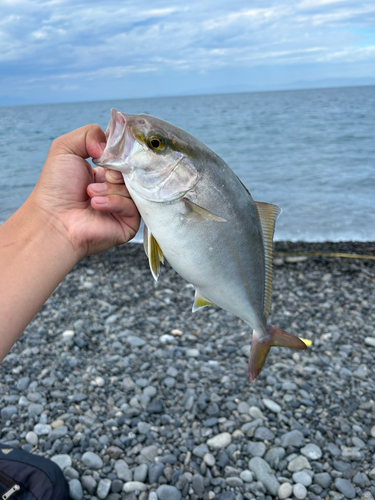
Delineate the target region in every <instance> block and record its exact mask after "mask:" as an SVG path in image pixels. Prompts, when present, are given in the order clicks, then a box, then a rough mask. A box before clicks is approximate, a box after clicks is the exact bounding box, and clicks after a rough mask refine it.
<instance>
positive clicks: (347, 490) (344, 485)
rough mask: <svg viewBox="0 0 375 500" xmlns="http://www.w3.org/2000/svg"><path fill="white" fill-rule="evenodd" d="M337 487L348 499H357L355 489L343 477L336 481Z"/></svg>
mask: <svg viewBox="0 0 375 500" xmlns="http://www.w3.org/2000/svg"><path fill="white" fill-rule="evenodd" d="M335 486H336V488H337V489H338V491H339V492H340V493H342V494H343V495H344V496H345V497H346V498H355V497H356V492H355V488H354V487H353V485H352V484H351V483H350V482H349V481H348V480H347V479H343V478H341V477H339V478H337V479H335Z"/></svg>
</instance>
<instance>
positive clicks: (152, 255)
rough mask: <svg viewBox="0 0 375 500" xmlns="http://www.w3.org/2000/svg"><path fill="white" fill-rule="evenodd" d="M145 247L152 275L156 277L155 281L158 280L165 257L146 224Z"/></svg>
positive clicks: (144, 233)
mask: <svg viewBox="0 0 375 500" xmlns="http://www.w3.org/2000/svg"><path fill="white" fill-rule="evenodd" d="M143 246H144V249H145V253H146V255H147V257H148V263H149V265H150V269H151V274H152V276H153V277H154V280H157V279H158V277H159V274H160V262H161V263H162V264H164V255H163V252H162V250H161V248H160V247H159V244H158V242H157V241H156V240H155V238H154V237H153V236H152V234H151V233H150V231H149V230H148V227H147V226H146V224H145V227H144V230H143Z"/></svg>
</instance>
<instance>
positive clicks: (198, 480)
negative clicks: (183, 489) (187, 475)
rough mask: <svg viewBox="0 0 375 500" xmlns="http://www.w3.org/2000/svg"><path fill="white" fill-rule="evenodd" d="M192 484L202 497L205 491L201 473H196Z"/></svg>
mask: <svg viewBox="0 0 375 500" xmlns="http://www.w3.org/2000/svg"><path fill="white" fill-rule="evenodd" d="M192 485H193V490H194V491H195V493H196V494H197V495H198V496H199V497H202V496H203V493H204V480H203V477H202V476H201V475H200V474H194V476H193V481H192Z"/></svg>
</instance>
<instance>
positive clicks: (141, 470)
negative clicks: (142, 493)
mask: <svg viewBox="0 0 375 500" xmlns="http://www.w3.org/2000/svg"><path fill="white" fill-rule="evenodd" d="M147 474H148V465H147V464H141V465H138V467H136V468H135V469H134V473H133V477H134V481H139V482H141V483H144V482H145V480H146V477H147ZM152 482H153V481H152Z"/></svg>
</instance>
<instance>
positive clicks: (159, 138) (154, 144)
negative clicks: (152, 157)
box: [147, 132, 167, 152]
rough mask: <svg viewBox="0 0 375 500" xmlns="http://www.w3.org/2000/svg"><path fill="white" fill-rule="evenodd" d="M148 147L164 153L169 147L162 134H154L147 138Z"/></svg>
mask: <svg viewBox="0 0 375 500" xmlns="http://www.w3.org/2000/svg"><path fill="white" fill-rule="evenodd" d="M147 145H148V147H149V148H150V149H152V150H153V151H156V152H162V151H164V150H165V148H166V147H167V140H166V138H165V137H164V135H163V134H161V133H160V132H153V133H151V134H150V135H149V136H148V137H147Z"/></svg>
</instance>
